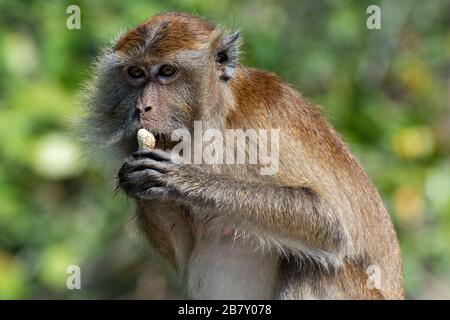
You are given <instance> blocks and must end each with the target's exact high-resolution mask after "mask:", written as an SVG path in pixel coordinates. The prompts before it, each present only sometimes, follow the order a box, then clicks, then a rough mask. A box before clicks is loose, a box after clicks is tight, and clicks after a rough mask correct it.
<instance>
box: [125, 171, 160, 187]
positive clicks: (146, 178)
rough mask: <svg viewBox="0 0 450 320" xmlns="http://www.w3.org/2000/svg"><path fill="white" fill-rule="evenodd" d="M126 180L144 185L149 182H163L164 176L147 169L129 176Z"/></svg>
mask: <svg viewBox="0 0 450 320" xmlns="http://www.w3.org/2000/svg"><path fill="white" fill-rule="evenodd" d="M126 179H127V180H128V181H130V182H135V183H136V184H141V185H142V184H144V183H148V182H163V181H164V174H162V173H161V172H158V171H156V170H153V169H145V170H141V171H135V172H132V173H130V174H128V175H127V177H126Z"/></svg>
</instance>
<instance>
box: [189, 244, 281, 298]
mask: <svg viewBox="0 0 450 320" xmlns="http://www.w3.org/2000/svg"><path fill="white" fill-rule="evenodd" d="M277 269H278V258H277V256H276V255H275V254H272V255H269V254H263V253H262V252H261V251H256V250H255V249H254V248H251V247H250V245H249V243H245V242H243V241H241V240H239V239H236V240H233V239H230V238H220V237H219V238H217V237H216V238H214V239H211V238H203V239H200V241H198V242H197V245H196V247H195V248H194V251H193V253H192V256H191V260H190V263H189V265H188V269H187V280H188V288H189V293H190V295H191V297H192V298H195V299H274V298H275V294H276V292H275V291H276V283H277V274H278V273H277Z"/></svg>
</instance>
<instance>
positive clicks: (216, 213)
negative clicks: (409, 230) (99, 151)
mask: <svg viewBox="0 0 450 320" xmlns="http://www.w3.org/2000/svg"><path fill="white" fill-rule="evenodd" d="M239 44H240V38H239V34H238V33H236V32H231V33H228V32H226V31H224V30H223V29H221V28H218V27H216V26H214V25H213V24H211V23H209V22H207V21H206V20H204V19H202V18H199V17H196V16H192V15H189V14H185V13H164V14H159V15H156V16H153V17H151V18H149V19H148V20H146V21H145V22H143V23H141V24H139V25H138V26H137V27H135V28H134V29H131V30H130V31H128V32H126V33H124V34H122V35H121V36H119V37H118V39H116V40H115V41H114V43H113V44H112V46H111V47H110V48H107V49H105V50H104V52H103V53H102V54H101V56H100V57H99V59H98V61H97V64H96V68H95V76H94V78H93V80H92V81H91V83H90V84H89V85H88V87H87V88H88V89H87V95H86V96H87V107H88V112H89V117H88V118H87V120H86V123H87V124H88V127H90V128H92V130H93V135H94V136H95V138H96V139H97V140H99V141H101V143H102V144H103V145H108V146H111V147H117V149H118V150H119V151H120V152H119V153H117V154H119V157H120V159H121V161H124V162H123V165H122V167H121V168H120V170H119V173H118V185H119V187H120V188H121V189H122V190H123V191H124V192H125V193H126V194H127V195H128V196H129V197H131V198H134V199H135V200H136V207H137V210H136V216H137V221H138V224H139V226H140V229H141V230H142V231H143V233H144V234H145V236H146V238H148V240H149V242H150V244H151V246H152V247H153V248H154V249H155V250H156V251H157V252H158V253H159V254H160V255H161V256H163V257H164V258H165V260H166V261H167V262H168V263H169V264H170V265H171V266H173V268H174V269H175V270H176V272H177V273H178V274H179V275H180V278H181V279H182V281H184V283H185V285H186V293H187V295H188V296H189V297H192V298H196V299H403V297H404V293H403V281H402V268H401V261H400V251H399V245H398V241H397V237H396V234H395V231H394V228H393V225H392V222H391V220H390V217H389V215H388V213H387V211H386V209H385V207H384V205H383V202H382V200H381V198H380V196H379V195H378V193H377V191H376V189H375V188H374V186H373V184H372V183H371V181H370V179H369V178H368V176H367V175H366V173H365V172H364V170H363V169H362V167H361V165H360V164H359V163H358V161H357V160H356V159H355V158H354V157H353V155H352V154H351V153H350V151H349V149H348V148H347V146H346V145H345V144H344V143H343V141H342V140H341V138H340V137H339V136H338V135H337V134H336V132H335V131H334V129H333V128H332V127H331V126H330V125H329V123H328V122H327V121H326V120H325V118H324V117H323V116H322V114H321V112H320V110H319V109H318V107H316V106H314V105H312V104H311V103H309V102H308V101H306V100H305V99H304V98H303V97H302V96H301V95H300V94H299V93H298V92H297V91H296V90H295V89H294V88H293V87H291V86H290V85H289V84H287V83H285V82H284V81H283V80H281V79H280V78H279V77H278V76H276V75H275V74H272V73H267V72H263V71H259V70H256V69H253V68H247V67H245V66H243V65H241V64H240V63H239V61H238V58H239V54H238V53H239ZM194 121H202V123H204V124H205V126H206V127H208V128H215V129H217V130H220V131H221V132H225V130H226V129H233V128H234V129H242V130H244V131H245V130H247V129H279V151H278V154H279V168H278V171H277V172H276V173H275V174H272V175H262V174H261V172H260V170H259V169H260V167H261V164H259V163H256V164H255V163H253V164H250V163H245V164H228V163H225V164H223V163H218V164H201V163H200V164H199V163H193V162H188V161H186V159H185V158H184V157H181V156H182V155H180V158H181V159H182V161H180V159H179V158H176V157H174V155H173V153H172V152H170V150H171V148H172V147H173V146H174V144H175V143H178V142H176V141H175V142H174V141H172V140H173V139H172V138H173V137H172V133H173V132H174V131H175V130H180V129H181V130H185V131H187V132H190V133H192V136H194V134H195V133H194V132H193V130H194ZM142 128H145V129H147V130H148V131H149V132H151V133H152V134H153V135H154V137H155V139H156V147H155V149H152V150H140V151H139V150H138V147H137V139H136V133H137V131H138V130H139V129H142ZM247 140H248V141H247V143H248V144H249V145H250V144H251V143H252V142H251V141H250V140H249V139H247ZM194 143H195V141H194V142H193V144H194ZM226 147H227V148H228V147H229V146H226ZM272 151H273V150H272Z"/></svg>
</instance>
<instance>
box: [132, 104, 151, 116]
mask: <svg viewBox="0 0 450 320" xmlns="http://www.w3.org/2000/svg"><path fill="white" fill-rule="evenodd" d="M152 109H153V107H152V106H146V107H143V106H138V107H136V113H137V115H139V116H141V117H142V116H145V114H146V113H147V112H150V111H151V110H152Z"/></svg>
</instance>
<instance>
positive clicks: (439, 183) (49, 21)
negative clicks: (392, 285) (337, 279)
mask: <svg viewBox="0 0 450 320" xmlns="http://www.w3.org/2000/svg"><path fill="white" fill-rule="evenodd" d="M70 4H77V5H79V6H80V8H81V30H68V29H67V28H66V19H67V17H68V15H67V14H66V8H67V7H68V5H70ZM370 4H380V5H381V10H382V11H381V14H382V15H381V29H380V30H368V28H367V27H366V19H367V17H368V16H369V15H368V14H367V13H366V9H367V7H368V5H370ZM170 10H181V11H186V12H189V13H197V14H200V15H202V16H207V17H209V18H210V19H211V20H212V21H215V22H218V23H221V24H223V25H225V26H228V27H231V28H239V29H241V32H242V37H243V40H244V46H243V56H242V61H243V63H244V64H246V65H249V66H254V67H258V68H261V69H266V70H270V71H273V72H276V73H278V74H280V75H281V76H283V77H284V78H285V79H286V80H288V81H289V82H290V83H292V84H293V85H294V86H296V87H297V88H298V89H299V90H300V91H301V92H302V93H303V94H304V95H305V96H306V97H308V99H310V100H311V101H312V102H314V103H316V104H318V105H321V106H322V107H323V109H324V112H325V113H326V114H327V116H328V117H329V119H330V121H331V122H332V123H333V125H334V126H335V127H336V129H337V131H338V132H339V133H340V134H341V135H342V136H343V137H344V138H345V140H346V141H347V142H348V144H349V145H350V147H351V149H352V150H353V152H354V153H355V154H356V155H357V157H358V158H359V159H360V160H361V162H362V164H363V165H364V167H365V168H366V169H367V171H368V173H369V175H370V177H371V178H372V179H373V181H374V182H375V184H376V186H377V188H378V189H379V191H380V193H381V194H382V197H383V199H384V201H385V203H386V205H387V206H388V209H389V212H390V213H391V216H392V219H393V220H394V223H395V226H396V229H397V231H398V235H399V238H400V242H401V248H402V255H403V265H404V276H405V285H406V292H407V296H408V298H413V299H421V298H450V267H449V266H450V161H449V160H450V90H449V88H450V28H449V25H450V1H439V0H433V1H384V2H381V3H380V2H379V1H316V0H309V1H267V0H266V1H231V0H228V1H223V0H222V1H200V0H185V1H181V0H180V1H153V0H152V1H150V0H145V1H120V0H115V1H106V0H105V1H70V2H69V1H20V2H19V1H5V0H0V298H2V299H10V298H19V299H22V298H70V299H72V298H171V297H179V294H180V293H179V292H180V290H179V288H178V287H177V285H176V284H174V283H173V282H171V281H168V280H167V279H168V277H167V272H166V268H165V267H164V266H162V265H161V264H159V263H156V262H155V259H154V258H152V257H151V255H150V254H149V250H148V245H147V244H146V242H145V241H144V240H143V239H142V238H141V236H140V235H139V234H138V233H137V231H136V228H135V227H134V226H133V221H132V202H131V201H127V199H126V198H125V196H123V195H122V194H114V182H115V177H114V173H107V172H105V170H103V169H102V164H101V163H96V162H93V161H90V160H88V159H89V157H88V156H86V154H85V151H84V150H83V148H82V147H81V144H80V143H79V141H78V138H77V137H76V136H75V135H74V134H73V133H72V131H71V126H72V125H71V123H72V119H74V118H76V117H77V115H78V114H79V113H80V110H81V105H80V103H79V93H80V91H81V89H82V85H83V82H84V81H85V80H87V79H88V78H89V65H90V64H91V63H92V61H93V59H94V57H95V55H96V53H97V52H98V50H99V48H101V46H103V45H104V44H105V43H107V42H108V41H109V39H111V38H112V37H113V36H114V34H116V33H117V32H118V31H119V30H121V29H123V28H127V27H130V26H133V25H135V24H137V23H138V22H140V21H142V20H144V19H145V18H146V17H148V16H151V15H153V14H155V13H158V12H162V11H170ZM69 265H79V266H80V267H81V271H82V282H81V284H82V290H68V289H67V288H66V278H67V276H68V275H67V274H66V268H67V266H69Z"/></svg>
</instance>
